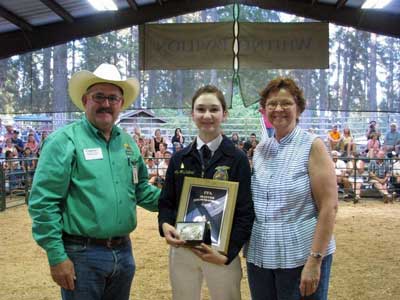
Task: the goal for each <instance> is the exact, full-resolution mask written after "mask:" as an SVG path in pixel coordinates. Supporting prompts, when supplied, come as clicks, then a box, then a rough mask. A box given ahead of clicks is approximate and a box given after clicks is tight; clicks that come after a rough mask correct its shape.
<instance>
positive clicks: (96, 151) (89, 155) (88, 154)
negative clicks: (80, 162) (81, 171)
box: [83, 148, 103, 160]
mask: <svg viewBox="0 0 400 300" xmlns="http://www.w3.org/2000/svg"><path fill="white" fill-rule="evenodd" d="M83 155H84V156H85V159H86V160H94V159H103V152H101V148H91V149H83Z"/></svg>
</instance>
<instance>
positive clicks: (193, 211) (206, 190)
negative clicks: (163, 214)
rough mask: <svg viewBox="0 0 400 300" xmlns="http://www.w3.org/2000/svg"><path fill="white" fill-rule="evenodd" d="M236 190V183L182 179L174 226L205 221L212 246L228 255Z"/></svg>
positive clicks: (190, 178) (195, 178)
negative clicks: (209, 232)
mask: <svg viewBox="0 0 400 300" xmlns="http://www.w3.org/2000/svg"><path fill="white" fill-rule="evenodd" d="M238 188H239V183H238V182H233V181H224V180H214V179H204V178H197V177H185V179H184V183H183V188H182V194H181V198H180V202H179V208H178V216H177V219H176V222H177V224H179V223H182V222H186V223H196V222H207V223H208V224H209V226H210V231H211V245H212V247H213V248H214V249H216V250H218V251H220V252H222V253H224V254H227V251H228V246H229V238H230V234H231V228H232V219H233V215H234V212H235V206H236V197H237V192H238ZM179 226H182V225H179ZM191 226H192V228H196V226H193V225H191Z"/></svg>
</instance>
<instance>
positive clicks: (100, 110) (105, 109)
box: [96, 107, 113, 114]
mask: <svg viewBox="0 0 400 300" xmlns="http://www.w3.org/2000/svg"><path fill="white" fill-rule="evenodd" d="M103 112H105V113H109V114H112V112H113V111H112V109H111V108H106V107H104V108H99V109H98V110H96V113H98V114H101V113H103Z"/></svg>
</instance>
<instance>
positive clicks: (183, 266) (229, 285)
mask: <svg viewBox="0 0 400 300" xmlns="http://www.w3.org/2000/svg"><path fill="white" fill-rule="evenodd" d="M169 276H170V280H171V286H172V299H173V300H200V295H201V286H202V283H203V278H204V279H205V281H206V284H207V287H208V291H209V293H210V297H211V299H212V300H240V299H241V296H240V281H241V279H242V267H241V265H240V258H239V256H237V257H236V258H235V259H234V260H233V261H232V262H231V263H230V264H229V265H216V264H212V263H208V262H205V261H203V260H201V259H200V258H199V257H198V256H196V254H194V253H193V252H192V251H191V250H190V249H187V248H182V247H180V248H174V247H171V248H170V252H169Z"/></svg>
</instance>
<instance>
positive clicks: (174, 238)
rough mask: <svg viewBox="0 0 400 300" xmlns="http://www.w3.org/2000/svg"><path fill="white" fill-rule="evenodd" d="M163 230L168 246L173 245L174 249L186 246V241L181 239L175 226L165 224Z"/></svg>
mask: <svg viewBox="0 0 400 300" xmlns="http://www.w3.org/2000/svg"><path fill="white" fill-rule="evenodd" d="M162 230H163V233H164V237H165V241H166V242H167V244H168V245H171V246H173V247H179V246H183V245H184V244H185V241H182V240H180V239H179V234H178V232H177V231H176V229H175V227H174V226H172V225H170V224H168V223H163V224H162Z"/></svg>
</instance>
